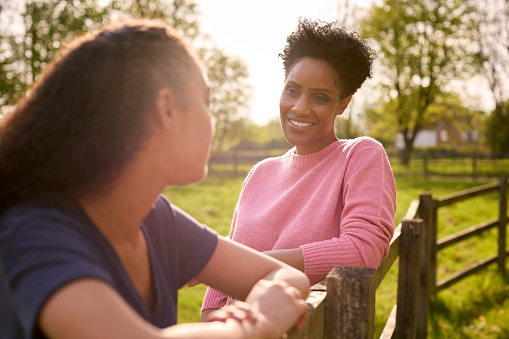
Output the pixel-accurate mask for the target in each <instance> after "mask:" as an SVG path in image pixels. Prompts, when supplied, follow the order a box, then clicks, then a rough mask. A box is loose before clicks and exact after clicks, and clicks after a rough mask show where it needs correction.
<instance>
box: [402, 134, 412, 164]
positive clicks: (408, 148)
mask: <svg viewBox="0 0 509 339" xmlns="http://www.w3.org/2000/svg"><path fill="white" fill-rule="evenodd" d="M412 151H413V144H412V141H411V140H406V138H405V148H403V149H402V150H401V151H400V152H399V159H400V161H401V164H402V165H403V166H405V167H408V166H410V157H411V155H412Z"/></svg>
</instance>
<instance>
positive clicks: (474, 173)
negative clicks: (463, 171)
mask: <svg viewBox="0 0 509 339" xmlns="http://www.w3.org/2000/svg"><path fill="white" fill-rule="evenodd" d="M472 178H473V179H474V180H475V179H477V153H475V154H473V155H472Z"/></svg>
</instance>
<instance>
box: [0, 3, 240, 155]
mask: <svg viewBox="0 0 509 339" xmlns="http://www.w3.org/2000/svg"><path fill="white" fill-rule="evenodd" d="M98 3H99V1H98V0H30V1H27V2H26V3H24V4H21V5H20V6H21V7H22V9H19V10H18V11H19V12H22V13H21V14H19V13H18V16H20V17H21V20H22V22H24V23H25V27H24V30H23V32H14V31H12V30H9V27H8V26H7V25H4V23H5V21H2V22H1V23H2V24H1V25H0V105H1V107H2V110H3V111H0V114H2V113H4V112H5V111H7V110H8V107H9V106H12V105H13V104H14V103H15V102H16V101H17V100H18V99H19V98H20V97H21V96H22V95H23V94H24V93H25V92H26V91H27V90H28V88H29V87H30V85H31V84H32V83H33V82H34V81H35V79H36V78H37V76H38V75H39V73H40V72H41V70H42V69H43V68H44V66H45V65H47V64H48V63H49V62H50V61H51V60H52V59H53V57H54V56H55V53H56V51H57V50H58V49H59V48H60V46H61V45H62V44H64V43H65V42H67V41H70V40H71V39H72V38H73V37H75V36H77V35H80V34H82V33H84V32H86V31H88V30H91V29H94V28H96V27H97V26H98V25H100V24H102V23H104V22H106V21H111V20H127V19H129V18H149V19H161V20H163V21H166V22H167V23H169V24H170V25H172V26H173V27H175V28H176V29H177V30H178V31H179V32H180V33H181V34H183V35H185V36H187V37H188V38H189V39H191V40H192V39H194V40H195V41H196V40H198V38H200V39H201V40H202V42H206V45H204V46H203V47H202V48H200V54H201V56H202V57H203V61H204V64H205V67H206V69H207V73H208V77H209V80H210V82H211V85H212V87H213V89H212V91H213V92H212V96H213V99H214V101H215V102H214V105H213V106H212V109H211V110H212V114H213V115H214V116H215V119H216V123H217V131H218V136H217V138H216V139H215V141H214V150H216V151H220V150H221V149H222V148H223V146H224V145H225V144H232V143H235V141H236V140H237V141H238V139H239V138H240V137H239V135H240V133H242V131H243V130H244V128H245V125H246V123H247V120H246V119H245V116H246V113H247V112H246V110H245V107H246V105H247V103H248V99H249V93H250V92H249V87H248V86H247V85H246V84H245V79H246V78H247V76H248V72H247V67H246V66H245V64H244V63H243V62H242V60H240V59H238V58H236V57H233V56H228V55H227V54H226V53H224V52H223V51H222V50H220V49H218V48H217V47H216V46H215V45H214V44H213V43H212V42H211V40H210V38H208V37H206V36H204V35H203V34H202V33H201V32H200V27H199V21H198V14H197V4H196V3H195V2H194V0H127V1H125V0H110V1H103V2H102V3H103V5H101V6H100V5H99V4H98ZM23 9H24V10H23ZM6 10H8V11H10V12H12V13H14V12H16V8H14V7H9V8H7V7H6V6H4V5H3V3H2V4H0V15H3V16H2V18H4V17H5V15H4V14H5V11H6ZM21 20H20V21H21Z"/></svg>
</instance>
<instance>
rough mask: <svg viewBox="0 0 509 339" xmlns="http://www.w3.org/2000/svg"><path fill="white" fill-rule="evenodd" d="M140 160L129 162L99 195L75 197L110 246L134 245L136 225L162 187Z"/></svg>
mask: <svg viewBox="0 0 509 339" xmlns="http://www.w3.org/2000/svg"><path fill="white" fill-rule="evenodd" d="M140 164H143V161H132V162H131V163H130V164H127V165H126V168H124V169H123V170H122V171H121V173H120V174H119V176H118V177H117V178H115V179H114V180H113V182H111V183H110V185H109V187H108V188H107V189H106V190H105V192H104V193H103V194H101V195H100V196H94V197H82V198H79V197H78V201H79V203H80V204H81V206H82V207H83V209H84V210H85V211H86V212H87V214H88V215H89V217H90V218H91V219H92V221H93V222H94V223H95V225H96V226H97V228H99V230H100V231H101V232H102V233H103V235H104V236H105V237H106V238H107V239H108V240H109V241H110V242H112V243H122V242H136V241H137V240H138V239H139V236H140V224H141V222H142V221H143V220H144V219H145V217H146V216H147V214H148V213H149V212H150V210H151V208H152V205H153V204H154V202H155V200H156V199H157V196H158V195H159V193H160V192H161V191H162V189H163V187H164V185H163V184H162V183H159V182H157V180H156V179H155V178H154V176H153V175H151V174H153V172H152V173H151V171H150V168H143V167H142V165H140Z"/></svg>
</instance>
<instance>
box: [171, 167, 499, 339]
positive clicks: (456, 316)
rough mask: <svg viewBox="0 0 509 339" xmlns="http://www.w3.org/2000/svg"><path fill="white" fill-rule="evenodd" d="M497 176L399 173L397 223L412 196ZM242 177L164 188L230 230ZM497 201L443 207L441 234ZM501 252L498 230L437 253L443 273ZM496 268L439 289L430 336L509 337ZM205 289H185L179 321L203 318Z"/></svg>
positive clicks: (382, 302)
mask: <svg viewBox="0 0 509 339" xmlns="http://www.w3.org/2000/svg"><path fill="white" fill-rule="evenodd" d="M397 171H400V169H397ZM397 171H396V170H395V172H396V173H397ZM491 181H492V180H491V179H488V180H478V181H473V180H471V179H457V178H450V179H440V178H433V177H430V178H423V177H422V176H417V175H412V176H410V175H397V176H396V186H397V193H398V195H397V205H398V208H397V212H396V218H395V219H396V223H399V222H400V221H401V218H402V217H403V216H404V215H405V213H406V210H407V208H408V206H409V205H410V202H411V201H412V200H415V199H418V197H419V194H420V193H422V192H432V194H433V197H440V196H444V195H447V194H451V193H454V192H458V191H461V190H464V189H467V188H471V187H475V186H478V185H481V184H484V183H487V182H491ZM242 182H243V178H227V177H224V178H218V177H209V178H207V179H206V180H205V181H203V182H201V183H197V184H192V185H187V186H180V187H169V188H167V189H166V190H165V191H164V194H165V195H166V196H168V197H169V199H170V200H171V201H172V202H173V203H174V204H176V205H177V206H179V207H181V208H182V209H184V210H185V211H187V212H188V213H190V214H191V215H192V216H194V217H195V218H196V219H197V220H199V221H200V222H203V223H205V224H207V225H208V226H210V227H212V228H213V229H215V230H216V231H217V232H218V233H219V234H220V235H227V234H228V232H229V229H230V223H231V217H232V214H233V210H234V208H235V204H236V203H237V199H238V196H239V193H240V189H241V187H242ZM497 206H498V203H497V196H496V194H490V195H486V196H483V197H477V198H474V199H471V200H470V201H466V202H461V203H457V204H454V205H451V206H448V207H444V208H442V209H440V210H439V214H438V218H439V219H438V220H439V226H438V236H439V237H443V236H446V235H448V234H452V233H455V232H457V231H459V230H462V229H465V228H468V227H470V226H473V225H475V224H477V223H479V222H481V221H485V220H488V219H492V218H495V217H497V215H498V214H497V213H498V212H497V208H498V207H497ZM508 244H509V239H508ZM496 252H497V233H496V231H495V230H493V231H489V232H485V233H484V234H482V235H481V236H478V237H475V238H474V239H471V240H467V241H464V242H461V243H459V244H456V245H454V246H452V247H451V248H448V249H444V250H443V251H441V252H439V255H438V258H437V262H438V270H437V279H442V278H444V277H446V276H447V275H449V274H450V273H452V272H455V271H456V270H458V269H462V268H464V267H466V266H468V265H470V264H471V263H472V262H474V261H476V260H479V259H482V258H484V257H486V256H489V255H492V254H496ZM397 265H398V263H397V262H396V263H395V264H394V265H393V268H392V269H391V270H390V271H389V273H388V274H387V276H386V278H385V279H384V281H383V282H382V284H381V285H380V287H379V288H378V290H377V295H376V308H377V309H376V316H375V337H379V336H380V333H381V331H382V329H383V326H384V324H385V321H386V319H387V317H388V316H389V313H390V310H391V309H392V306H393V305H394V304H395V302H396V290H397V274H398V270H397ZM496 269H497V266H496V264H494V265H492V266H490V267H489V268H488V269H486V270H484V271H481V272H480V273H478V274H475V275H473V276H470V277H468V278H465V279H464V280H462V281H460V282H458V283H456V284H455V285H453V286H451V287H450V288H448V289H446V290H444V291H441V292H439V293H438V294H437V296H436V298H435V299H434V300H433V301H432V303H431V306H430V310H431V317H430V321H429V334H430V335H429V337H430V338H507V337H509V330H508V328H509V326H508V325H507V324H509V298H507V297H506V296H507V295H509V287H508V282H509V275H507V276H505V277H502V276H501V275H500V274H498V273H497V271H496ZM204 292H205V287H204V286H203V285H199V286H196V287H193V288H187V287H186V288H183V289H182V290H180V291H179V305H178V307H179V317H178V322H179V323H186V322H195V321H199V317H200V313H199V309H200V306H201V301H202V298H203V294H204Z"/></svg>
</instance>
